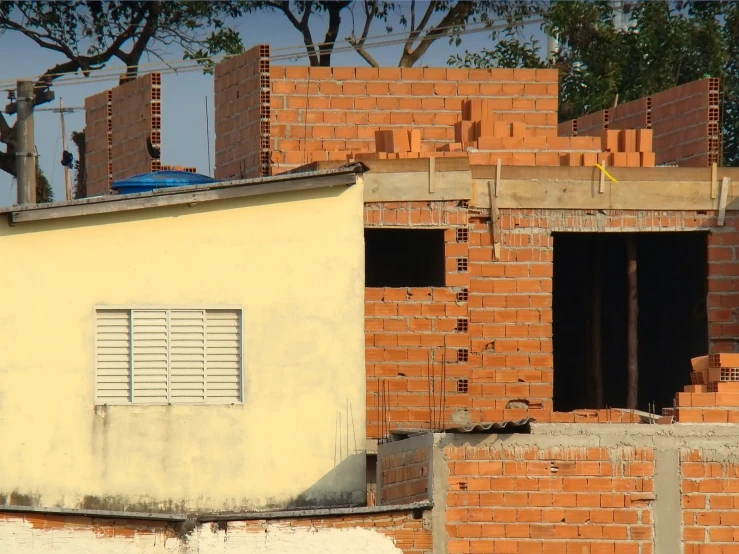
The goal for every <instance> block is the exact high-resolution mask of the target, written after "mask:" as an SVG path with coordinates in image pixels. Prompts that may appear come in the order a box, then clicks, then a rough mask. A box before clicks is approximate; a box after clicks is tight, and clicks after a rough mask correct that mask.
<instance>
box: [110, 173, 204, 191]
mask: <svg viewBox="0 0 739 554" xmlns="http://www.w3.org/2000/svg"><path fill="white" fill-rule="evenodd" d="M217 182H218V181H216V180H215V179H213V178H211V177H208V176H207V175H200V174H199V173H188V172H187V171H155V172H154V173H142V174H141V175H134V176H133V177H129V178H128V179H121V180H120V181H114V182H113V184H112V185H111V186H110V188H112V189H113V190H116V191H118V194H133V193H136V192H151V191H153V190H154V189H164V188H173V187H186V186H191V185H207V184H208V183H217Z"/></svg>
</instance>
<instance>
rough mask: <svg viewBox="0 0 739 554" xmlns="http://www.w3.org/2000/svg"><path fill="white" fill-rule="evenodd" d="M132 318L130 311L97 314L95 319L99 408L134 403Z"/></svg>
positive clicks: (96, 391)
mask: <svg viewBox="0 0 739 554" xmlns="http://www.w3.org/2000/svg"><path fill="white" fill-rule="evenodd" d="M130 316H131V314H130V312H129V311H128V310H105V311H98V312H97V313H96V315H95V357H96V360H95V367H96V380H95V396H96V403H97V404H120V403H127V402H129V401H130V399H131V348H130V344H131V326H130Z"/></svg>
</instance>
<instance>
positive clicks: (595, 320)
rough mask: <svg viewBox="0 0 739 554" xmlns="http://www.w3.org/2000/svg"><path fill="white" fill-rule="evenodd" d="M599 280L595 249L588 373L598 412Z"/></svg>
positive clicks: (600, 374)
mask: <svg viewBox="0 0 739 554" xmlns="http://www.w3.org/2000/svg"><path fill="white" fill-rule="evenodd" d="M600 278H601V275H600V251H599V250H597V249H596V251H595V256H594V258H593V280H592V292H591V294H592V296H591V299H590V302H591V314H590V322H591V323H590V341H591V342H590V371H591V378H592V386H593V394H594V397H593V400H594V401H595V408H596V409H598V410H600V409H602V408H603V361H602V358H603V355H602V350H603V349H602V340H603V339H602V335H601V333H602V329H601V319H602V303H601V296H602V295H601V282H600Z"/></svg>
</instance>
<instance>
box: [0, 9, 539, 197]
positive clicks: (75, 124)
mask: <svg viewBox="0 0 739 554" xmlns="http://www.w3.org/2000/svg"><path fill="white" fill-rule="evenodd" d="M314 24H315V25H314V26H315V30H314V32H313V36H314V38H317V37H320V36H323V33H325V23H324V22H322V21H321V20H319V19H317V18H316V21H315V22H314ZM360 24H361V22H360ZM233 26H234V28H236V29H237V30H238V31H239V32H240V33H241V36H242V40H243V42H244V45H245V47H247V48H248V47H250V46H252V45H254V44H270V46H271V47H272V49H273V50H274V49H276V48H284V47H298V46H300V45H301V44H302V37H301V36H300V34H299V33H298V32H297V31H296V30H295V29H294V28H293V27H292V26H291V25H290V24H289V23H288V21H287V19H286V18H285V17H284V16H283V15H279V14H269V13H264V12H263V13H258V14H254V15H250V16H247V17H244V18H242V19H240V20H237V21H235V22H234V25H233ZM394 27H395V28H394V32H398V31H400V30H402V28H401V26H400V25H397V24H396V25H394ZM350 31H351V20H350V19H349V18H344V20H343V21H342V27H341V29H340V31H339V37H346V36H348V35H349V34H350ZM382 33H384V27H383V25H381V24H379V22H376V24H375V26H374V27H373V29H372V31H371V33H370V34H371V35H380V34H382ZM524 34H526V35H527V36H530V35H532V34H534V35H536V37H537V39H538V40H540V42H543V35H542V33H541V31H540V30H539V29H538V26H537V25H530V26H527V28H526V29H525V31H524ZM491 46H492V43H491V40H490V37H489V34H488V33H474V34H469V35H465V36H464V37H462V44H461V45H460V46H459V47H454V46H451V45H449V43H448V40H444V39H442V40H439V41H437V42H436V43H435V44H434V45H433V46H432V47H431V48H430V49H429V51H428V52H427V53H426V55H425V56H424V58H423V59H422V60H421V61H420V63H418V64H417V66H429V67H444V66H446V61H447V59H448V57H449V55H450V54H453V53H457V52H458V53H460V54H461V53H463V52H464V50H465V49H468V50H472V51H479V50H481V49H483V48H486V47H491ZM400 49H401V45H398V44H395V45H392V46H387V47H383V48H377V49H373V50H372V51H371V53H372V55H373V56H374V57H375V59H376V60H377V62H378V63H379V64H380V65H381V66H389V67H397V64H398V59H399V57H400ZM181 57H182V55H181V52H179V51H176V50H171V51H169V52H165V54H164V58H165V59H181ZM0 60H2V61H1V62H0V81H2V86H1V87H0V88H2V89H5V88H7V87H6V86H5V85H6V84H7V82H8V81H9V80H17V79H18V78H23V77H30V78H35V77H37V76H38V75H40V74H42V73H43V72H44V71H45V70H46V69H48V68H49V67H52V66H53V65H54V64H56V63H58V62H60V61H63V58H62V57H61V55H58V54H55V53H54V52H50V51H48V50H43V49H41V48H39V47H38V46H36V45H35V44H34V43H33V42H31V41H30V40H29V39H26V38H25V37H23V36H21V35H19V34H18V33H6V34H4V35H0ZM147 61H151V62H155V61H157V60H156V59H152V60H145V61H144V63H147ZM307 64H308V62H307V60H306V59H305V58H301V59H297V60H294V61H280V62H279V65H307ZM332 65H334V66H364V67H366V63H365V62H364V61H363V60H362V59H361V58H360V57H359V55H357V54H356V53H354V52H342V53H336V54H334V56H333V57H332ZM116 84H117V83H116V81H115V80H111V81H105V82H100V81H97V82H93V83H81V84H75V85H67V86H58V87H55V88H54V92H55V94H56V98H57V100H56V101H55V103H54V104H47V105H45V106H42V107H43V108H49V107H52V106H53V107H58V100H59V98H62V99H63V100H64V105H65V107H67V106H71V107H82V106H84V99H85V97H86V96H90V95H91V94H95V93H97V92H100V91H103V90H106V89H108V88H111V87H113V86H115V85H116ZM206 98H207V99H208V103H209V111H210V140H211V164H213V163H215V160H214V159H213V144H212V143H213V140H214V129H213V78H212V76H209V75H203V74H202V73H200V72H185V73H180V74H169V73H168V74H164V75H163V79H162V112H163V113H162V163H163V164H166V165H185V166H195V167H197V168H198V171H199V172H200V173H205V174H208V173H209V171H208V155H207V152H208V149H207V140H206V118H205V102H206ZM6 103H7V101H6V93H5V92H2V98H0V107H3V108H4V105H5V104H6ZM13 120H14V118H9V122H10V123H11V124H12V122H13ZM35 121H36V147H37V148H38V152H39V161H40V164H41V167H42V169H43V170H44V172H45V173H46V176H47V177H48V178H49V180H50V181H51V184H52V188H53V189H54V197H55V199H57V200H63V199H64V172H63V168H62V166H61V165H60V163H59V160H60V159H61V125H60V119H59V114H57V113H54V112H50V111H38V112H36V116H35ZM65 122H66V129H67V143H68V146H67V148H68V149H69V150H70V151H71V152H73V153H74V152H75V150H74V148H73V147H74V145H73V144H72V142H71V139H70V138H69V135H70V134H71V132H72V131H78V130H81V129H82V128H83V127H84V124H85V115H84V111H83V110H78V111H75V112H74V113H71V114H66V116H65ZM2 148H3V149H4V146H2ZM15 198H16V188H15V183H14V181H13V180H12V179H11V178H10V176H9V175H7V174H6V173H3V172H0V206H7V205H10V204H13V203H14V202H15Z"/></svg>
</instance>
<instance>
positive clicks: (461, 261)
mask: <svg viewBox="0 0 739 554" xmlns="http://www.w3.org/2000/svg"><path fill="white" fill-rule="evenodd" d="M457 271H467V258H457Z"/></svg>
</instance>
